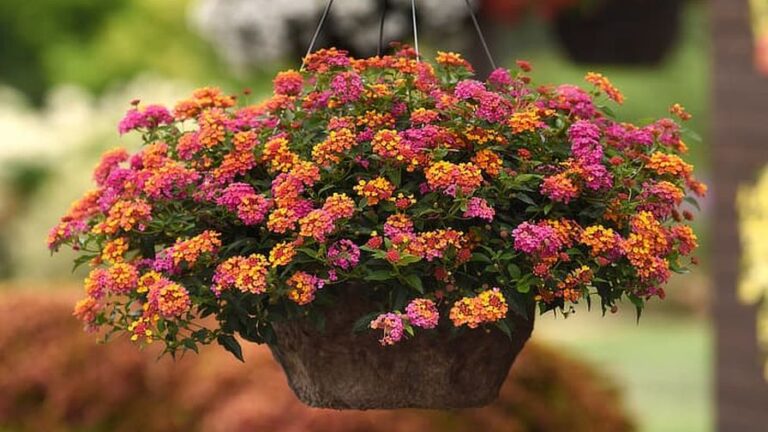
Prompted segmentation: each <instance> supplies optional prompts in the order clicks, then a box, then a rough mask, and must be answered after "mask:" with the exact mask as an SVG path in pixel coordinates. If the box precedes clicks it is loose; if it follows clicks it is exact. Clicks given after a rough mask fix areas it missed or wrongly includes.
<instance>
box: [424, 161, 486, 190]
mask: <svg viewBox="0 0 768 432" xmlns="http://www.w3.org/2000/svg"><path fill="white" fill-rule="evenodd" d="M424 174H425V175H426V177H427V184H428V185H429V187H430V188H432V190H439V191H443V192H445V193H446V194H448V195H452V196H453V195H455V194H456V192H457V191H461V193H463V194H465V195H469V194H471V193H472V192H474V190H475V189H477V188H479V187H480V185H481V184H482V183H483V174H482V172H481V171H480V168H478V167H477V165H475V164H473V163H471V162H464V163H459V164H454V163H452V162H448V161H439V162H435V163H434V164H432V165H431V166H430V167H429V168H427V170H426V172H425V173H424Z"/></svg>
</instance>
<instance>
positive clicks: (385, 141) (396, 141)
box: [371, 129, 404, 162]
mask: <svg viewBox="0 0 768 432" xmlns="http://www.w3.org/2000/svg"><path fill="white" fill-rule="evenodd" d="M402 141H403V140H402V138H400V135H398V134H397V131H395V130H392V129H382V130H380V131H378V132H376V135H374V136H373V141H371V148H372V149H373V152H374V153H376V154H377V155H379V156H381V157H383V158H387V159H397V160H398V161H401V162H402V161H403V159H404V158H403V153H402Z"/></svg>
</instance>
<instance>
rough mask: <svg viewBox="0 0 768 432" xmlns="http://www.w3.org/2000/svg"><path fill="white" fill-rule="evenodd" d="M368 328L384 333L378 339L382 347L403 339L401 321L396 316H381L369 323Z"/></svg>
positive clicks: (393, 314) (388, 314)
mask: <svg viewBox="0 0 768 432" xmlns="http://www.w3.org/2000/svg"><path fill="white" fill-rule="evenodd" d="M370 327H371V328H372V329H374V330H382V331H383V332H384V334H383V335H382V337H381V339H379V342H380V343H381V344H382V345H394V344H396V343H398V342H400V339H402V338H403V327H404V324H403V319H402V318H401V317H400V315H398V314H395V313H385V314H381V315H379V316H378V317H376V319H375V320H373V321H371V324H370Z"/></svg>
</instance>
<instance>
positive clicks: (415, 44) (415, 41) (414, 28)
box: [411, 0, 421, 61]
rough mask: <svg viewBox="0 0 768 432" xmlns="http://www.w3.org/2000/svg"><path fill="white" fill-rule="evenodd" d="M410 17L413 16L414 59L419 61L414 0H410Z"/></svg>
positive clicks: (417, 29)
mask: <svg viewBox="0 0 768 432" xmlns="http://www.w3.org/2000/svg"><path fill="white" fill-rule="evenodd" d="M411 18H413V48H414V49H415V50H416V61H421V54H419V28H418V27H417V26H416V0H411Z"/></svg>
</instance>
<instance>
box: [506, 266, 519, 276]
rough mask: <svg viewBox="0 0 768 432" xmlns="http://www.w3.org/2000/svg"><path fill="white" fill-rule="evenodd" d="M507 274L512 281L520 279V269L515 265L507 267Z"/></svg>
mask: <svg viewBox="0 0 768 432" xmlns="http://www.w3.org/2000/svg"><path fill="white" fill-rule="evenodd" d="M507 272H509V277H510V278H512V280H518V279H520V267H518V266H517V265H516V264H513V263H510V264H509V265H508V266H507Z"/></svg>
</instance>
